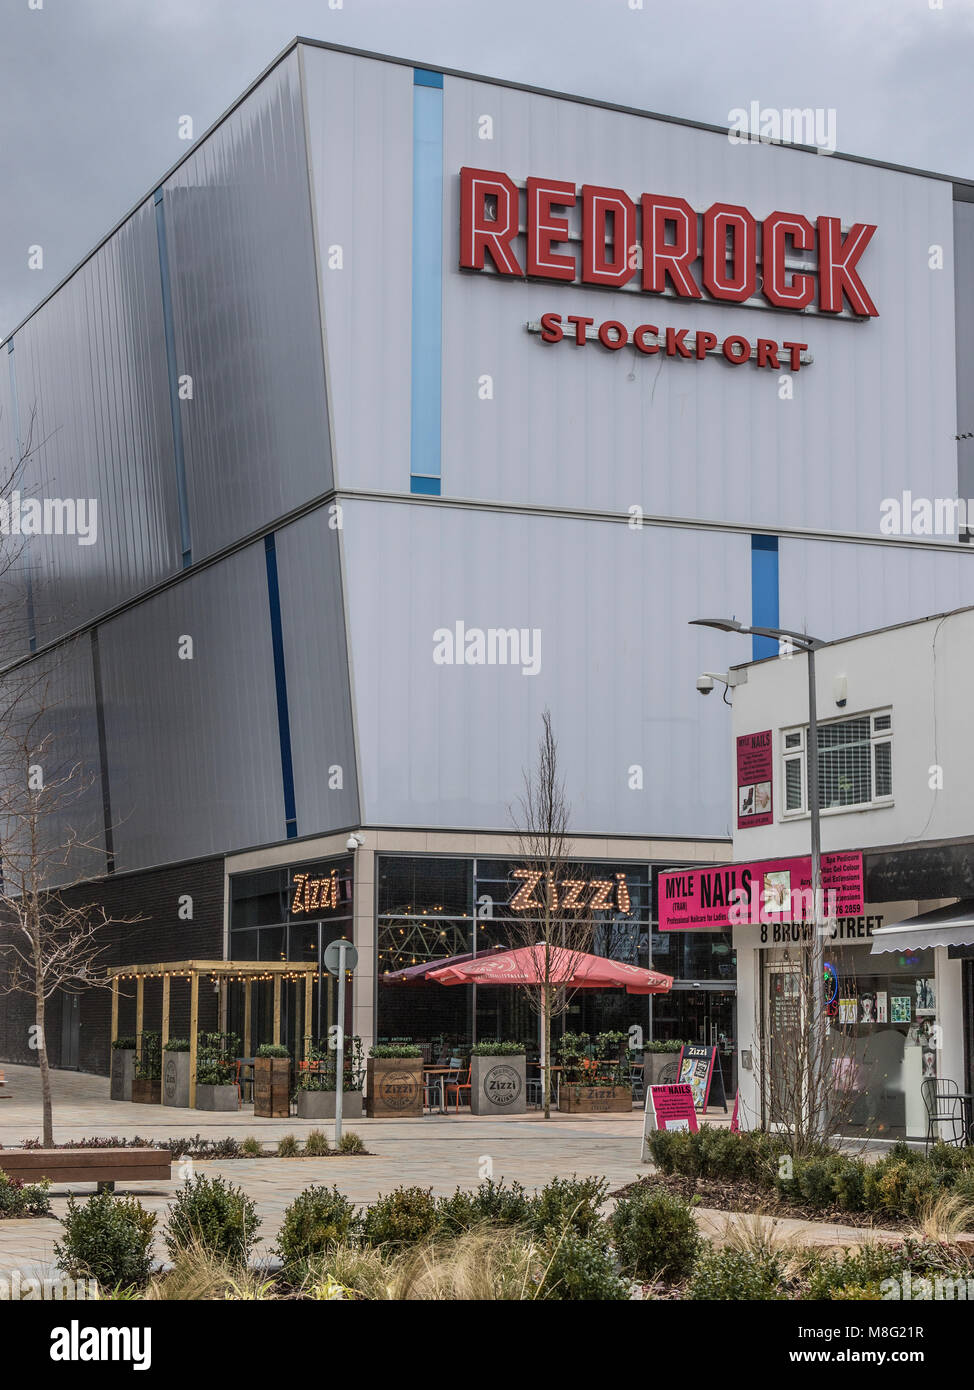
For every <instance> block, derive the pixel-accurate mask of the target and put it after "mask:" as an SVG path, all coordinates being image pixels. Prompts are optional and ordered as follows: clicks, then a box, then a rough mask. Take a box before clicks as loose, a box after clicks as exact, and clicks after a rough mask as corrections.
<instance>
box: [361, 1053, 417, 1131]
mask: <svg viewBox="0 0 974 1390" xmlns="http://www.w3.org/2000/svg"><path fill="white" fill-rule="evenodd" d="M365 1095H366V1114H367V1115H368V1117H369V1119H382V1120H421V1119H422V1118H423V1059H422V1057H370V1058H369V1059H368V1068H367V1072H366V1083H365Z"/></svg>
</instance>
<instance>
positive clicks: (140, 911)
mask: <svg viewBox="0 0 974 1390" xmlns="http://www.w3.org/2000/svg"><path fill="white" fill-rule="evenodd" d="M183 894H189V895H190V897H191V898H192V900H193V920H192V921H187V922H184V921H180V919H179V917H178V916H177V912H178V907H179V898H180V897H181V895H183ZM64 896H65V898H66V899H69V900H71V901H72V902H74V903H80V904H84V903H99V904H102V905H104V908H105V911H106V912H107V913H108V915H109V916H110V917H124V918H135V917H137V918H140V919H141V920H139V921H134V922H133V921H129V922H126V923H116V924H113V925H112V926H110V927H108V928H106V929H105V931H104V942H105V945H106V947H107V949H106V950H105V952H104V954H103V955H102V956H101V957H100V962H99V963H100V965H102V966H113V965H135V964H143V963H144V964H147V963H149V962H151V961H164V960H189V959H192V958H197V959H204V960H213V959H217V960H219V959H220V958H221V957H222V955H223V860H222V859H220V858H217V859H205V860H199V861H197V862H195V863H190V864H182V865H178V866H176V867H175V868H169V869H150V870H147V871H145V872H143V873H137V874H124V875H123V874H119V875H117V876H112V877H108V878H104V879H98V880H95V881H92V882H90V883H86V884H84V885H82V886H81V887H79V888H75V889H69V890H68V891H67V892H66V893H65V894H64ZM9 939H10V929H9V927H5V926H3V924H2V923H0V989H2V987H3V985H4V984H5V983H6V976H7V972H8V970H9V961H8V960H6V959H5V958H4V956H5V953H4V952H3V950H2V944H3V943H5V942H7V941H9ZM119 990H120V997H119V1011H118V1027H119V1034H120V1036H121V1035H125V1034H131V1033H134V1032H135V981H134V980H125V981H123V982H122V983H121V984H120V986H119ZM171 990H172V996H171V1002H172V1009H171V1017H172V1023H171V1028H170V1035H171V1036H172V1037H186V1036H188V1034H189V983H188V981H186V980H174V981H173V983H172V986H171ZM161 1010H162V984H161V981H158V980H154V981H148V982H147V983H146V986H145V1004H144V1011H145V1015H144V1023H143V1026H144V1027H145V1028H146V1029H155V1030H161V1027H162V1019H161ZM80 1011H81V1029H80V1041H79V1053H78V1066H79V1070H80V1071H84V1072H94V1073H96V1074H98V1075H102V1076H107V1075H108V1072H109V1060H110V1051H111V1048H110V1042H111V1015H112V1008H111V991H110V990H108V989H89V990H86V991H85V992H84V994H83V995H82V997H81V1010H80ZM33 1021H34V1004H33V999H32V998H28V997H26V996H24V995H20V994H3V993H0V1059H2V1060H3V1061H7V1062H26V1063H28V1064H34V1063H36V1061H37V1054H36V1053H35V1052H32V1051H31V1049H30V1047H29V1046H28V1041H29V1033H28V1029H29V1027H30V1025H31V1024H32V1023H33ZM217 1024H218V1019H217V1000H216V995H215V994H214V993H213V991H212V990H211V989H210V988H209V987H208V986H207V985H205V984H201V987H200V1028H201V1029H204V1030H207V1029H215V1028H216V1027H217ZM46 1032H47V1045H48V1054H49V1056H50V1059H51V1064H52V1066H55V1067H57V1066H59V1065H60V1062H61V995H60V993H56V994H55V995H54V996H53V997H52V998H51V999H49V1000H48V1004H47V1029H46Z"/></svg>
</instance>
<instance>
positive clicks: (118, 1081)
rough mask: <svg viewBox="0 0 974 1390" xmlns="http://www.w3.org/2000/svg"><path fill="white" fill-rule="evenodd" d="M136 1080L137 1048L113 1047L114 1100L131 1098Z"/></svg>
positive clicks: (112, 1086)
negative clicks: (133, 1083)
mask: <svg viewBox="0 0 974 1390" xmlns="http://www.w3.org/2000/svg"><path fill="white" fill-rule="evenodd" d="M134 1080H135V1048H134V1047H133V1048H124V1049H123V1048H117V1047H113V1048H112V1082H111V1097H112V1100H131V1099H132V1082H133V1081H134Z"/></svg>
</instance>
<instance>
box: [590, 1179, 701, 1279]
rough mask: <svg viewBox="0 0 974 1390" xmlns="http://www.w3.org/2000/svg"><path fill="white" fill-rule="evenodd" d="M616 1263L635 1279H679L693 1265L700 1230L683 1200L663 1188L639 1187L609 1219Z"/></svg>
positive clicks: (685, 1274) (623, 1200) (620, 1204)
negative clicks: (617, 1260)
mask: <svg viewBox="0 0 974 1390" xmlns="http://www.w3.org/2000/svg"><path fill="white" fill-rule="evenodd" d="M609 1225H610V1227H611V1229H612V1235H613V1239H614V1241H615V1248H616V1253H617V1254H618V1256H619V1262H620V1264H621V1265H622V1268H623V1270H624V1271H625V1272H626V1273H627V1274H631V1275H632V1276H633V1277H634V1278H636V1279H651V1278H653V1276H654V1275H659V1274H662V1275H665V1276H667V1277H668V1278H670V1279H674V1280H676V1279H683V1278H685V1277H686V1276H687V1275H688V1274H689V1273H690V1271H691V1270H692V1268H693V1265H694V1262H695V1260H696V1258H697V1254H698V1251H699V1248H700V1233H699V1231H698V1230H697V1223H696V1221H694V1219H693V1213H692V1211H691V1209H690V1207H689V1206H688V1204H687V1203H686V1202H682V1201H680V1199H679V1198H678V1197H674V1196H672V1195H671V1194H670V1193H669V1192H667V1190H666V1189H665V1188H664V1187H639V1188H637V1189H636V1191H635V1192H634V1193H633V1194H632V1196H630V1197H623V1198H622V1199H621V1200H620V1201H619V1203H618V1204H617V1206H616V1209H615V1211H614V1212H613V1213H612V1215H611V1217H610V1218H609Z"/></svg>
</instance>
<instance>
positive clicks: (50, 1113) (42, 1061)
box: [34, 988, 54, 1149]
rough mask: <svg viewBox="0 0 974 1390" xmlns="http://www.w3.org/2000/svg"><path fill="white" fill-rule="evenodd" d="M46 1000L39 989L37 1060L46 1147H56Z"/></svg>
mask: <svg viewBox="0 0 974 1390" xmlns="http://www.w3.org/2000/svg"><path fill="white" fill-rule="evenodd" d="M45 1007H46V1006H45V1002H44V991H43V989H40V988H39V989H38V991H37V995H36V999H35V1008H34V1022H35V1023H36V1024H37V1039H38V1044H39V1047H38V1053H37V1061H38V1065H39V1067H40V1073H41V1109H42V1114H43V1127H44V1138H43V1141H42V1142H43V1145H44V1148H45V1149H53V1148H54V1107H53V1102H52V1097H51V1068H50V1066H49V1065H48V1061H47V1033H46V1032H45V1026H46V1025H45V1017H44V1015H45Z"/></svg>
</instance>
